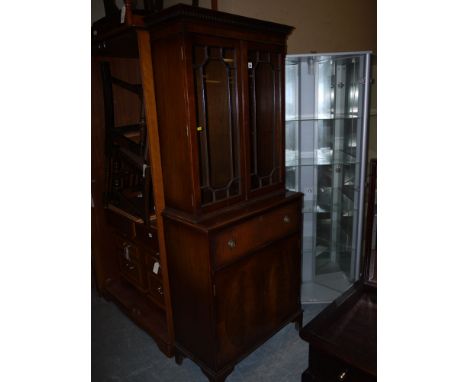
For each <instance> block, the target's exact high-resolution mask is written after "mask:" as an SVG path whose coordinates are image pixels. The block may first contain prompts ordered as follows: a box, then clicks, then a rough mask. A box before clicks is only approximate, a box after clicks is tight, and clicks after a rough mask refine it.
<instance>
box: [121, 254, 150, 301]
mask: <svg viewBox="0 0 468 382" xmlns="http://www.w3.org/2000/svg"><path fill="white" fill-rule="evenodd" d="M119 266H120V273H121V274H122V276H123V277H124V278H125V279H126V280H127V281H128V282H130V283H131V284H132V285H133V286H135V287H136V288H138V289H139V290H141V291H143V292H146V290H147V289H148V288H147V281H146V279H145V277H144V274H143V269H142V266H141V264H140V262H139V261H138V260H137V259H134V258H130V260H127V259H126V258H125V257H122V256H119Z"/></svg>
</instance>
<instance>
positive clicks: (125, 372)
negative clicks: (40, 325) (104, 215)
mask: <svg viewBox="0 0 468 382" xmlns="http://www.w3.org/2000/svg"><path fill="white" fill-rule="evenodd" d="M91 304H92V306H91V327H92V335H91V375H92V381H93V382H160V381H161V382H162V381H171V382H177V381H181V382H182V381H183V382H192V381H193V382H206V381H207V378H206V377H205V376H204V374H203V373H202V372H201V370H200V369H199V367H198V366H197V365H196V364H195V363H193V362H192V361H191V360H190V359H187V358H185V359H184V362H183V364H182V365H181V366H179V365H177V364H176V363H175V361H174V358H167V357H166V356H165V355H164V354H163V353H161V352H160V351H159V348H158V347H157V345H156V344H155V342H154V341H153V339H152V338H151V337H150V336H149V335H147V334H146V333H145V332H144V331H143V330H141V329H140V328H139V327H138V326H136V325H135V324H134V323H133V322H132V321H131V320H130V319H129V318H127V316H125V315H124V314H123V313H122V312H121V311H120V310H119V309H118V308H117V307H116V306H115V305H114V304H113V303H110V302H108V301H106V300H104V299H103V298H100V297H98V296H97V294H96V293H95V292H94V291H93V292H92V297H91ZM325 307H326V304H309V305H304V306H303V308H304V325H305V324H306V323H308V322H309V321H310V320H311V319H312V318H313V317H315V316H316V315H317V314H318V313H319V312H320V311H321V310H322V309H323V308H325ZM307 353H308V347H307V344H306V343H305V342H304V341H302V340H301V339H300V337H299V334H298V332H297V331H296V330H295V329H294V324H290V325H287V326H286V327H285V328H283V329H282V330H281V331H280V332H278V333H277V334H276V335H275V336H273V337H272V338H271V339H270V340H268V341H267V342H265V343H264V344H263V345H262V346H260V347H259V348H258V349H257V350H256V351H255V352H253V353H252V354H250V355H249V356H248V357H247V358H245V359H244V360H243V361H241V362H240V363H239V364H237V365H236V367H235V369H234V371H233V372H232V374H231V375H229V376H228V378H227V379H226V382H240V381H245V382H248V381H252V382H253V381H255V382H263V381H265V382H266V381H268V382H270V381H275V382H284V381H300V380H301V374H302V372H303V371H304V370H305V369H306V368H307V356H308V355H307Z"/></svg>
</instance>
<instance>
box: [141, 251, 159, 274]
mask: <svg viewBox="0 0 468 382" xmlns="http://www.w3.org/2000/svg"><path fill="white" fill-rule="evenodd" d="M145 269H146V271H147V273H148V274H152V275H154V276H156V277H158V278H160V279H161V278H162V269H161V260H160V258H159V252H146V251H145Z"/></svg>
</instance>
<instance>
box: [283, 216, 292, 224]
mask: <svg viewBox="0 0 468 382" xmlns="http://www.w3.org/2000/svg"><path fill="white" fill-rule="evenodd" d="M283 221H284V222H285V223H289V222H290V221H291V219H290V218H289V216H288V215H285V217H284V218H283Z"/></svg>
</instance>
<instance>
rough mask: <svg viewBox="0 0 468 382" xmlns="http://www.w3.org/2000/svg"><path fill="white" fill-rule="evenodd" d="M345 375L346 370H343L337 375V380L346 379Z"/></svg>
mask: <svg viewBox="0 0 468 382" xmlns="http://www.w3.org/2000/svg"><path fill="white" fill-rule="evenodd" d="M347 376H348V374H346V371H343V372H342V373H341V374H340V375H339V376H338V380H340V381H344V380H345V379H346V377H347Z"/></svg>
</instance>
